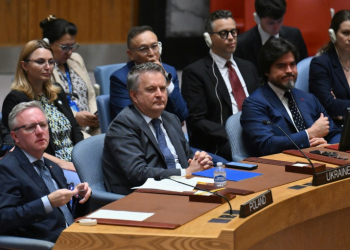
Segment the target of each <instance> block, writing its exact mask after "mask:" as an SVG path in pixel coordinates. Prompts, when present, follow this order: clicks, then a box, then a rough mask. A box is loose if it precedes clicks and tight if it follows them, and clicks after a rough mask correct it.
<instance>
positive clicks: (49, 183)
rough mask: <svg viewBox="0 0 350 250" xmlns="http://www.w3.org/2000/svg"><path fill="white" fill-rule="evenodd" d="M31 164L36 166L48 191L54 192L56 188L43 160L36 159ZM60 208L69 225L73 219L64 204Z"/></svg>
mask: <svg viewBox="0 0 350 250" xmlns="http://www.w3.org/2000/svg"><path fill="white" fill-rule="evenodd" d="M33 164H34V165H35V166H37V167H38V169H39V173H40V175H41V178H43V180H44V182H45V184H46V186H47V188H48V189H49V191H50V193H52V192H55V191H56V190H57V189H56V187H55V184H54V183H53V180H52V177H51V174H50V171H49V170H48V169H47V167H46V166H45V164H44V162H43V161H42V160H37V161H35V162H33ZM60 209H61V211H62V213H63V215H64V218H65V219H66V222H67V224H68V225H71V224H72V223H73V222H74V219H73V216H72V214H71V212H70V211H69V209H68V207H67V206H66V205H63V206H61V207H60Z"/></svg>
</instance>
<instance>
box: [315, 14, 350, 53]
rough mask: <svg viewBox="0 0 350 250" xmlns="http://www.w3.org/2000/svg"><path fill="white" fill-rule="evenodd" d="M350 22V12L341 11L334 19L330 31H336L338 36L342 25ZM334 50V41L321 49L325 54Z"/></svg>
mask: <svg viewBox="0 0 350 250" xmlns="http://www.w3.org/2000/svg"><path fill="white" fill-rule="evenodd" d="M345 21H350V11H349V10H340V11H338V12H337V13H335V15H334V16H333V18H332V21H331V26H330V27H329V28H330V29H333V30H334V33H335V34H337V32H338V30H339V28H340V25H341V24H342V23H343V22H345ZM332 48H334V44H333V43H332V41H329V42H328V43H327V44H326V45H325V46H324V47H323V48H321V49H320V53H321V54H322V53H325V52H327V51H328V50H330V49H332Z"/></svg>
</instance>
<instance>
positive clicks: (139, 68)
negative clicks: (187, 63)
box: [127, 62, 166, 92]
mask: <svg viewBox="0 0 350 250" xmlns="http://www.w3.org/2000/svg"><path fill="white" fill-rule="evenodd" d="M146 72H159V73H161V74H162V75H163V76H164V82H166V78H165V71H164V68H163V67H162V66H160V65H159V64H157V63H154V62H146V63H141V64H138V65H136V66H134V67H133V68H132V69H131V70H130V71H129V73H128V77H127V87H128V91H129V92H130V90H132V91H137V90H138V88H139V76H140V75H141V74H143V73H146Z"/></svg>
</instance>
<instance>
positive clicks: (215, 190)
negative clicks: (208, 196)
mask: <svg viewBox="0 0 350 250" xmlns="http://www.w3.org/2000/svg"><path fill="white" fill-rule="evenodd" d="M224 189H225V188H218V189H214V190H209V191H210V192H217V191H220V190H224ZM205 193H209V192H207V191H204V192H200V193H196V195H201V194H205Z"/></svg>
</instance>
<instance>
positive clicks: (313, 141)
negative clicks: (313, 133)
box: [309, 137, 328, 147]
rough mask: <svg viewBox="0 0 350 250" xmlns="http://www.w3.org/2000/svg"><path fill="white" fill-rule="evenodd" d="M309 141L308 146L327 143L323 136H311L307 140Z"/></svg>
mask: <svg viewBox="0 0 350 250" xmlns="http://www.w3.org/2000/svg"><path fill="white" fill-rule="evenodd" d="M309 142H310V147H316V146H317V147H319V146H325V145H327V144H328V143H327V141H326V140H325V139H323V138H317V137H315V138H312V139H311V140H309Z"/></svg>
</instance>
